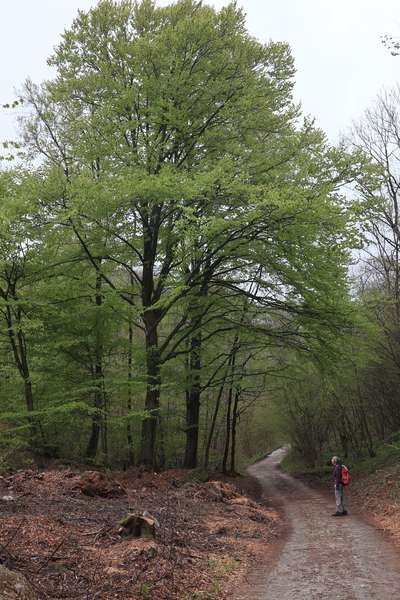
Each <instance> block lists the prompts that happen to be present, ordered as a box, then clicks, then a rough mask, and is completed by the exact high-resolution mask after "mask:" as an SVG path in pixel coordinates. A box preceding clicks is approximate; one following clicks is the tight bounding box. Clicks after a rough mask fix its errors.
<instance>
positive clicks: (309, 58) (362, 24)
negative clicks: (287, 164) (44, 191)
mask: <svg viewBox="0 0 400 600" xmlns="http://www.w3.org/2000/svg"><path fill="white" fill-rule="evenodd" d="M158 3H159V4H160V5H165V4H169V3H170V0H159V2H158ZM208 3H210V4H214V6H216V7H217V8H219V7H221V6H223V5H224V4H227V0H211V1H210V0H208ZM95 4H96V0H14V1H13V2H9V1H8V0H0V10H1V12H0V56H1V58H2V65H1V69H0V105H1V104H5V103H6V102H10V101H12V100H13V99H14V98H15V94H14V90H15V89H18V88H19V87H20V86H21V84H22V82H23V81H24V80H25V78H26V77H27V76H30V77H31V79H33V80H34V81H36V82H40V81H41V80H43V79H45V78H48V77H49V76H51V71H50V69H49V67H47V65H46V58H47V57H48V56H49V54H51V52H52V49H53V48H54V46H55V45H57V43H58V41H59V39H60V34H61V33H62V31H63V30H64V29H65V28H68V27H69V25H70V24H71V22H72V20H73V18H74V16H75V15H76V12H77V10H78V9H83V10H87V9H89V8H90V7H91V6H94V5H95ZM238 4H239V5H240V6H242V7H243V8H244V9H245V11H246V12H247V16H248V29H249V31H250V33H251V34H252V35H255V36H256V37H257V38H258V39H259V40H261V41H263V42H266V41H268V40H269V39H272V40H275V41H286V42H288V43H289V44H290V45H291V47H292V51H293V55H294V58H295V63H296V67H297V77H296V81H297V83H296V97H297V99H299V100H301V102H302V105H303V110H304V112H305V113H306V114H309V115H312V116H315V117H316V120H317V124H318V125H319V126H320V127H322V128H323V129H324V130H325V131H326V133H327V134H328V136H329V138H330V139H331V141H332V142H335V141H337V139H338V136H339V134H340V132H341V131H344V130H345V129H346V128H347V127H348V126H349V125H350V124H351V121H352V119H355V118H358V117H359V116H361V114H362V112H363V111H364V109H365V108H366V107H367V106H368V105H369V104H370V103H371V102H373V100H374V98H375V96H376V94H377V93H378V92H379V91H380V90H381V89H382V88H383V87H391V86H393V85H395V84H396V83H397V81H398V80H400V56H399V57H397V58H396V57H392V56H391V55H390V53H389V51H388V50H386V49H385V48H384V47H383V45H382V44H381V41H380V36H382V35H384V34H394V35H397V36H398V35H400V11H399V10H398V7H399V3H398V0H238ZM14 136H15V116H13V114H11V111H7V110H5V109H1V108H0V140H4V139H10V138H11V139H12V138H13V137H14Z"/></svg>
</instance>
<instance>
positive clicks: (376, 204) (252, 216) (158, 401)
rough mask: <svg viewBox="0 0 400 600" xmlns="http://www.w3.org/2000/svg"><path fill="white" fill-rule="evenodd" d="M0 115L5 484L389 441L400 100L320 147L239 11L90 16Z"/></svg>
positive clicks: (147, 4)
mask: <svg viewBox="0 0 400 600" xmlns="http://www.w3.org/2000/svg"><path fill="white" fill-rule="evenodd" d="M49 65H51V66H52V68H53V72H54V77H53V78H51V79H49V80H47V81H45V82H39V83H36V82H33V81H31V80H27V81H26V82H25V84H24V86H23V89H22V90H21V94H20V95H19V96H18V97H17V98H15V99H12V100H10V102H9V104H5V105H3V108H7V109H8V110H10V111H11V112H12V111H13V110H18V109H19V108H21V107H23V109H24V111H23V116H22V117H21V118H20V137H19V138H18V139H15V140H9V141H4V142H3V143H2V156H1V162H0V165H1V167H0V199H1V204H0V371H1V372H0V382H1V384H0V428H1V437H0V471H8V470H10V469H13V468H25V467H26V466H27V465H29V464H32V463H35V462H36V463H38V464H39V465H46V464H47V463H46V461H58V462H59V464H84V465H97V466H99V467H110V468H119V469H126V468H128V467H129V466H132V465H135V466H141V467H143V469H145V470H162V469H166V468H175V467H179V468H180V467H183V468H189V469H193V468H199V469H208V468H212V469H218V470H222V471H223V472H224V473H235V472H236V471H238V470H239V469H240V468H241V467H242V466H243V465H245V464H248V463H249V462H251V461H252V460H255V459H256V458H257V457H259V456H261V455H262V454H263V453H266V452H267V451H269V450H271V449H272V448H274V447H277V446H279V445H280V444H281V443H290V444H291V446H292V449H293V451H294V452H295V453H297V454H298V455H299V456H300V457H302V458H303V459H304V460H305V461H306V462H307V463H308V464H310V465H317V464H320V463H321V461H323V460H324V458H326V453H327V452H328V451H331V449H336V450H337V451H338V452H340V453H341V454H342V455H343V456H345V457H348V456H358V457H360V456H371V457H372V456H374V453H375V449H376V445H377V444H379V443H380V442H381V441H383V440H388V439H389V440H390V439H391V436H393V434H395V433H396V432H397V431H398V430H399V429H400V396H399V393H398V389H399V384H400V369H399V366H400V263H399V252H400V230H399V219H400V215H399V204H398V201H399V190H400V174H399V164H400V91H399V90H398V89H394V90H388V91H387V92H382V94H381V95H380V96H379V98H377V99H376V101H375V104H374V105H372V106H371V107H370V108H369V109H368V110H367V111H366V112H365V114H364V115H360V118H359V121H358V122H357V123H354V124H353V126H352V127H351V128H349V130H348V132H347V134H346V136H344V137H343V139H342V141H341V142H340V143H339V144H337V145H336V146H333V145H332V144H331V143H329V141H328V139H327V136H326V135H325V134H324V132H323V131H321V130H320V129H319V128H318V127H317V126H316V125H315V123H314V121H313V120H312V119H311V118H309V117H305V116H304V115H303V114H302V110H301V107H300V106H299V105H298V104H297V103H296V102H295V100H294V97H293V87H294V84H295V67H294V58H293V56H292V53H291V49H290V47H289V46H288V45H287V44H285V43H282V42H273V41H271V42H270V43H268V44H267V45H264V44H262V43H261V42H259V41H257V40H256V39H255V38H254V37H252V36H251V35H250V34H249V32H248V31H247V29H246V21H245V14H244V12H243V11H242V9H240V8H238V6H237V5H236V3H230V4H228V5H227V6H225V7H224V8H222V9H221V10H217V9H215V8H213V7H211V6H208V5H207V4H205V3H202V2H197V1H195V0H177V1H176V2H175V3H173V4H171V5H169V6H166V7H159V6H157V4H156V3H155V2H153V1H152V0H140V1H138V2H132V1H130V0H121V1H119V2H113V1H111V0H100V2H98V4H97V6H96V7H95V8H93V9H92V10H90V11H88V12H84V11H80V12H79V14H78V15H77V17H76V19H75V20H74V22H73V24H72V25H71V26H69V28H67V29H66V30H65V32H64V34H63V36H62V38H61V40H60V41H59V44H58V46H57V47H56V48H55V50H54V52H53V54H52V55H51V56H50V58H49Z"/></svg>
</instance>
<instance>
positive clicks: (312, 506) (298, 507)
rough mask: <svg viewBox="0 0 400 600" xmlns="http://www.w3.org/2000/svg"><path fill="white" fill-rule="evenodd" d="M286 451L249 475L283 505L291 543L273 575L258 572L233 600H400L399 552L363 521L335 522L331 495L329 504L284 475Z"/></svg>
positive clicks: (358, 519) (342, 519)
mask: <svg viewBox="0 0 400 600" xmlns="http://www.w3.org/2000/svg"><path fill="white" fill-rule="evenodd" d="M285 452H286V451H285V449H280V450H277V451H275V452H273V453H272V454H271V455H270V456H269V457H268V458H267V459H265V460H263V461H261V462H260V463H257V464H256V465H254V466H253V467H251V469H250V472H251V474H252V475H254V476H255V477H256V478H257V479H258V480H259V481H260V482H261V484H262V486H263V488H264V491H265V494H266V495H267V497H269V498H271V499H273V500H274V501H276V502H280V503H282V505H283V508H284V511H285V513H286V517H287V519H288V522H289V527H290V533H289V536H288V540H287V542H286V544H285V546H284V547H283V550H282V552H281V553H280V555H279V556H278V557H277V558H276V561H275V563H273V564H272V567H271V569H270V570H269V572H268V573H265V567H264V572H263V573H262V572H258V573H256V574H255V575H254V578H253V580H252V581H251V582H250V584H249V586H248V587H247V586H246V589H243V590H241V592H240V594H239V595H238V596H236V598H235V600H314V599H321V600H322V599H324V600H372V599H376V600H399V599H400V554H399V553H398V551H397V550H396V549H395V548H394V547H392V545H391V544H390V543H389V542H388V541H387V540H386V539H385V537H384V536H383V535H382V534H381V533H380V532H379V531H377V530H375V529H374V528H373V527H371V526H370V525H368V524H367V523H365V522H363V521H362V520H361V519H360V518H358V517H356V516H352V515H349V516H348V517H340V518H333V517H332V516H331V514H332V512H333V509H334V500H333V494H332V501H329V499H328V498H325V497H323V496H322V495H321V494H319V493H318V492H317V491H315V490H313V489H310V488H309V487H307V486H306V485H304V484H303V483H301V482H300V481H297V480H295V479H293V478H292V477H290V476H288V475H286V474H284V473H282V472H280V471H279V470H278V469H277V466H278V464H279V463H280V461H281V460H282V458H283V456H284V454H285ZM349 512H351V503H350V506H349Z"/></svg>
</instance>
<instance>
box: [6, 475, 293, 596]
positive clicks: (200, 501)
mask: <svg viewBox="0 0 400 600" xmlns="http://www.w3.org/2000/svg"><path fill="white" fill-rule="evenodd" d="M115 479H118V483H115ZM84 480H85V477H84V476H82V475H81V474H80V473H79V472H77V471H74V470H70V469H66V470H48V471H44V472H40V471H34V470H26V471H21V472H18V473H16V474H15V475H13V476H10V477H7V478H0V564H1V563H2V564H4V565H5V566H6V567H8V568H10V569H12V570H14V571H19V572H21V573H23V574H24V575H25V576H26V578H27V579H28V581H29V582H30V583H31V585H32V586H33V588H34V589H35V590H36V592H37V594H38V597H39V598H40V600H42V599H44V600H45V599H48V598H52V599H54V598H56V599H61V598H63V599H65V600H68V599H71V600H72V599H75V598H81V599H87V600H94V599H99V600H111V599H112V598H118V599H119V600H140V599H153V598H154V599H155V598H157V599H158V600H202V599H220V600H222V599H225V598H231V597H232V590H233V589H235V588H236V587H237V586H238V585H239V583H240V582H242V581H243V580H244V579H245V577H246V574H247V572H248V571H249V568H250V566H251V565H254V564H257V563H260V564H261V563H263V562H264V561H265V560H266V558H267V557H268V551H269V550H271V549H272V548H274V547H275V543H274V542H275V540H276V539H277V538H278V537H279V535H278V534H280V533H281V532H282V518H281V515H280V513H279V510H276V509H274V508H271V507H268V506H266V505H265V504H263V503H262V501H261V498H260V496H259V493H260V489H259V487H258V486H257V484H256V483H255V480H254V479H252V478H251V477H246V478H240V477H238V478H233V479H230V480H227V479H225V480H224V481H209V482H206V483H199V482H195V481H189V480H188V472H187V471H178V470H175V471H167V472H165V473H162V474H160V475H157V474H153V473H151V474H148V473H141V472H139V471H138V470H132V471H129V472H126V473H124V474H121V475H120V477H117V476H116V474H112V479H111V480H109V484H110V485H109V486H108V487H107V486H106V487H105V489H104V490H103V492H104V496H106V497H100V496H98V495H93V496H88V495H87V493H92V492H93V490H90V489H88V488H87V487H86V488H85V485H84ZM83 490H84V491H83ZM84 492H85V493H84ZM97 492H98V490H97V491H96V492H95V494H97ZM114 496H115V497H114ZM143 511H148V512H149V513H150V514H151V515H152V516H154V517H155V518H156V519H157V521H158V522H159V527H157V528H156V536H155V539H154V540H153V539H143V538H131V537H128V538H122V537H121V536H120V535H119V534H118V526H119V523H120V521H121V520H122V519H123V518H124V517H126V516H127V514H128V513H132V512H133V513H137V514H142V513H143Z"/></svg>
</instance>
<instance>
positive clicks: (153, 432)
mask: <svg viewBox="0 0 400 600" xmlns="http://www.w3.org/2000/svg"><path fill="white" fill-rule="evenodd" d="M143 318H144V322H145V334H146V367H147V389H146V400H145V410H146V412H147V416H146V417H145V418H144V419H143V424H142V444H141V452H140V464H142V465H143V466H144V467H146V468H147V469H154V467H155V466H156V464H155V463H156V460H155V458H156V439H157V422H158V420H159V416H160V415H159V408H160V383H161V379H160V370H161V365H160V355H159V349H158V331H157V326H158V318H159V315H158V311H155V310H148V311H146V312H145V314H144V317H143Z"/></svg>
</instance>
